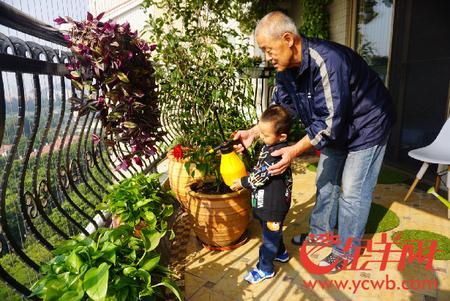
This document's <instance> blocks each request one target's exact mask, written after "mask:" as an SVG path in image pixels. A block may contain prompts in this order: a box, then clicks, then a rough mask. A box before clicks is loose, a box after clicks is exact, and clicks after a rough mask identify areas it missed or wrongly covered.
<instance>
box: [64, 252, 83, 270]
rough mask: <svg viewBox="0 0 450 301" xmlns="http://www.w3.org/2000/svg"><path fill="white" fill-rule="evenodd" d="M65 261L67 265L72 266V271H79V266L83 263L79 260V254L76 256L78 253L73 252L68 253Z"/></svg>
mask: <svg viewBox="0 0 450 301" xmlns="http://www.w3.org/2000/svg"><path fill="white" fill-rule="evenodd" d="M66 262H67V264H68V265H69V267H71V268H72V271H74V272H77V273H78V272H79V271H80V268H81V266H82V265H83V261H82V260H81V258H80V256H78V254H77V253H75V252H72V253H70V255H69V256H68V257H67V261H66Z"/></svg>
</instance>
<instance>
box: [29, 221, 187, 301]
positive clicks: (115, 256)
mask: <svg viewBox="0 0 450 301" xmlns="http://www.w3.org/2000/svg"><path fill="white" fill-rule="evenodd" d="M142 234H143V235H142V236H141V237H135V236H133V228H132V227H130V226H129V225H123V226H120V227H119V228H116V229H104V228H103V229H99V230H97V231H96V232H94V233H93V234H91V235H90V236H89V237H85V236H83V235H78V236H76V237H73V238H72V239H69V240H67V241H65V242H64V243H63V244H62V245H60V246H59V247H57V248H56V249H55V250H54V251H53V254H54V255H55V257H54V258H53V259H51V260H50V261H49V262H48V263H46V264H44V265H42V267H41V273H42V274H43V277H42V278H41V279H40V280H38V281H37V282H36V283H35V284H34V285H33V286H32V288H31V290H32V292H33V294H32V295H31V296H30V297H32V296H37V297H38V298H41V299H43V300H48V301H51V300H71V301H76V300H158V299H159V300H164V291H163V290H162V288H167V289H169V290H170V291H171V292H172V293H173V295H175V296H176V297H177V299H178V300H181V295H180V292H179V290H178V288H177V286H176V285H175V283H174V282H173V281H172V280H171V278H170V275H171V272H170V271H169V270H168V269H167V267H165V266H162V265H160V263H159V260H160V254H158V252H157V251H156V248H157V247H158V244H159V241H160V239H161V237H162V235H163V234H162V233H161V232H158V231H156V230H150V229H145V230H142Z"/></svg>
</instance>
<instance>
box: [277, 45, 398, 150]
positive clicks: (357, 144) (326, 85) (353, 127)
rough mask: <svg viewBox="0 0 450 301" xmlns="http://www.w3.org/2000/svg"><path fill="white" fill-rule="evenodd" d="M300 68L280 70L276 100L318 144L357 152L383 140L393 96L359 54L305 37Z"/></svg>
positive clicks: (391, 114) (318, 145)
mask: <svg viewBox="0 0 450 301" xmlns="http://www.w3.org/2000/svg"><path fill="white" fill-rule="evenodd" d="M301 60H302V61H301V64H300V66H299V67H295V68H289V69H286V70H285V71H283V72H278V73H277V76H276V81H277V84H276V89H275V92H274V95H273V102H275V103H278V104H281V105H283V106H284V107H287V108H288V109H289V110H290V111H291V112H292V113H293V114H294V116H296V117H297V118H300V120H301V121H302V123H303V124H304V125H305V127H306V132H307V134H308V136H309V138H310V139H311V143H312V144H313V145H314V146H315V147H316V148H317V149H321V148H323V147H331V148H337V149H342V150H347V151H357V150H362V149H366V148H369V147H372V146H374V145H377V144H380V143H381V142H383V141H385V139H386V138H387V136H388V135H389V132H390V128H391V126H392V124H393V121H394V109H393V103H392V101H391V97H390V95H389V92H388V91H387V89H386V87H385V86H384V84H383V82H382V81H381V79H380V78H379V77H378V75H377V74H376V73H375V72H374V71H373V70H371V69H370V67H369V66H368V65H367V63H366V62H365V61H364V60H363V58H362V57H361V56H359V55H358V54H357V53H355V52H354V51H353V50H352V49H350V48H348V47H345V46H343V45H340V44H337V43H333V42H330V41H324V40H319V39H312V38H306V37H302V59H301Z"/></svg>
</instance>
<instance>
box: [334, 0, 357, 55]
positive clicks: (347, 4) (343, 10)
mask: <svg viewBox="0 0 450 301" xmlns="http://www.w3.org/2000/svg"><path fill="white" fill-rule="evenodd" d="M352 2H353V1H351V0H333V1H332V2H331V4H330V5H329V6H328V12H329V15H330V40H332V41H334V42H337V43H340V44H343V45H347V46H351V44H352V43H351V23H352Z"/></svg>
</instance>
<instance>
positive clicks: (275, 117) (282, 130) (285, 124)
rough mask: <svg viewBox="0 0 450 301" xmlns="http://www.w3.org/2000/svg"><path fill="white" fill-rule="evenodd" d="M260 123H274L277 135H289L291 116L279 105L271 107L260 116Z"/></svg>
mask: <svg viewBox="0 0 450 301" xmlns="http://www.w3.org/2000/svg"><path fill="white" fill-rule="evenodd" d="M260 121H263V122H274V123H275V133H276V134H277V135H281V134H286V135H287V134H289V130H290V129H291V126H292V116H291V114H290V113H289V111H288V110H286V109H285V108H283V107H282V106H281V105H271V106H270V107H268V108H267V109H266V110H265V111H264V112H263V113H262V115H261V118H260Z"/></svg>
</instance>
